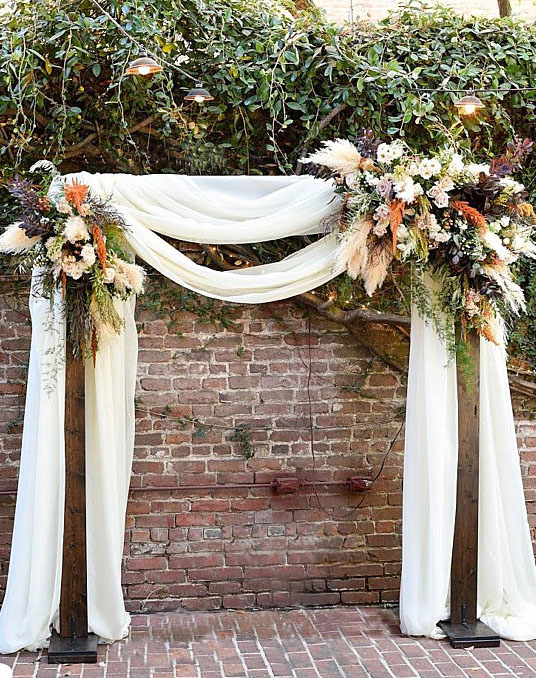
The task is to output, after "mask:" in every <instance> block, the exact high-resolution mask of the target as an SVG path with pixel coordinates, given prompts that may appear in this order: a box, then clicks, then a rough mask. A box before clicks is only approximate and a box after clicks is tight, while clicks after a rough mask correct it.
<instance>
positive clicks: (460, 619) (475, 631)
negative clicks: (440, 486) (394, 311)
mask: <svg viewBox="0 0 536 678" xmlns="http://www.w3.org/2000/svg"><path fill="white" fill-rule="evenodd" d="M466 346H467V353H468V358H469V359H470V365H469V366H468V369H467V370H465V371H464V370H463V369H460V365H459V364H458V366H457V370H456V372H457V381H458V477H457V488H456V520H455V523H454V541H453V545H452V565H451V580H450V586H451V590H450V622H447V623H442V624H441V627H442V628H443V630H444V631H445V633H446V634H447V636H448V637H449V640H450V644H451V645H452V646H453V647H470V646H475V647H497V646H498V645H499V642H500V640H499V637H498V636H497V635H496V634H495V633H494V632H493V631H492V630H491V629H490V628H489V627H488V626H486V625H485V624H482V623H481V622H479V621H478V618H477V588H478V494H479V448H480V445H479V443H480V441H479V438H480V421H479V420H480V336H479V335H478V334H477V333H476V332H470V333H468V335H467V343H466Z"/></svg>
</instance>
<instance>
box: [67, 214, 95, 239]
mask: <svg viewBox="0 0 536 678" xmlns="http://www.w3.org/2000/svg"><path fill="white" fill-rule="evenodd" d="M63 234H64V235H65V237H66V238H67V240H68V241H69V242H72V243H75V242H79V241H80V240H87V239H88V238H89V232H88V230H87V226H86V222H85V221H84V220H83V219H82V217H78V216H72V217H69V218H68V219H67V220H66V222H65V230H64V231H63Z"/></svg>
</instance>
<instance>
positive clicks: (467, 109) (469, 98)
mask: <svg viewBox="0 0 536 678" xmlns="http://www.w3.org/2000/svg"><path fill="white" fill-rule="evenodd" d="M454 106H456V108H457V109H458V113H459V114H460V115H473V114H474V113H476V111H478V110H480V109H482V108H486V106H485V104H484V103H483V102H482V100H481V99H480V98H479V97H477V96H476V95H475V93H474V92H469V94H466V95H465V96H463V97H462V98H461V99H458V101H456V102H455V103H454Z"/></svg>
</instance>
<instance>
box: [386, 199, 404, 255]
mask: <svg viewBox="0 0 536 678" xmlns="http://www.w3.org/2000/svg"><path fill="white" fill-rule="evenodd" d="M405 209H406V203H405V202H404V201H403V200H399V199H397V200H393V201H392V202H391V204H390V205H389V223H390V225H391V233H392V234H393V254H396V245H397V242H398V240H397V237H396V234H397V232H398V227H399V226H400V224H401V223H402V219H403V218H404V211H405Z"/></svg>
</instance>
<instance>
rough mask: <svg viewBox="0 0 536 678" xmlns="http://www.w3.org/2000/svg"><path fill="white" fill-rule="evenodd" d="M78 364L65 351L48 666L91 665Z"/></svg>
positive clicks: (93, 656) (94, 654) (81, 384)
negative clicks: (56, 580) (55, 592)
mask: <svg viewBox="0 0 536 678" xmlns="http://www.w3.org/2000/svg"><path fill="white" fill-rule="evenodd" d="M84 379H85V374H84V361H83V360H75V359H74V358H73V357H72V347H71V346H69V345H68V346H67V367H66V377H65V511H64V521H65V522H64V533H63V565H62V577H61V600H60V632H59V634H57V633H55V632H54V634H53V636H52V639H51V641H50V647H49V650H48V662H49V664H73V663H82V662H84V663H85V662H87V663H95V662H96V661H97V640H98V639H97V637H96V636H94V635H93V634H88V621H87V551H86V435H85V384H84Z"/></svg>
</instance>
